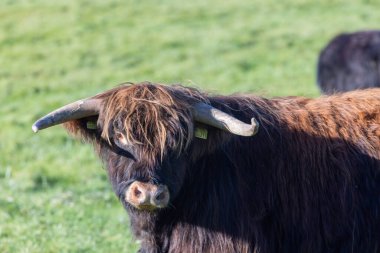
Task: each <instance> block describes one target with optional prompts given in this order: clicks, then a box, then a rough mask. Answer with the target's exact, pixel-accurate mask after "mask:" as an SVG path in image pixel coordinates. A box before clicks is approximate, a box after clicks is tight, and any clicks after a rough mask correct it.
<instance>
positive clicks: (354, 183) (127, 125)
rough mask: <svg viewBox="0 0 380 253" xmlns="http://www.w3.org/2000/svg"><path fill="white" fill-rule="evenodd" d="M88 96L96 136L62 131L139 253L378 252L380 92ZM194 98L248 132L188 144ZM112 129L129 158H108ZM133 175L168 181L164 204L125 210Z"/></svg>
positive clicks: (158, 90) (171, 90)
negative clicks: (255, 125) (102, 174)
mask: <svg viewBox="0 0 380 253" xmlns="http://www.w3.org/2000/svg"><path fill="white" fill-rule="evenodd" d="M134 96H136V97H134ZM98 97H100V98H103V99H104V102H103V108H102V111H101V113H100V116H99V118H98V127H99V129H98V130H97V131H94V130H87V129H86V128H85V125H86V124H85V123H86V121H87V120H90V119H82V120H77V121H72V122H69V123H66V124H65V127H66V128H67V129H68V131H69V132H70V133H72V134H76V135H79V136H80V137H82V138H84V139H87V140H90V141H92V142H93V143H94V145H95V147H96V150H97V151H98V153H99V155H100V156H101V157H102V159H103V160H104V162H105V164H106V166H107V170H108V174H109V177H110V180H111V182H112V184H113V187H114V189H115V192H116V194H117V195H118V196H119V198H120V199H121V201H122V203H123V205H124V206H125V207H126V209H127V211H128V213H129V216H130V220H131V228H132V231H133V233H134V235H135V236H136V238H137V239H139V240H141V252H156V253H159V252H260V253H269V252H372V253H375V252H380V89H372V90H363V91H355V92H349V93H346V94H341V95H340V94H338V95H334V96H329V97H321V98H316V99H307V98H301V97H286V98H273V99H266V98H261V97H256V96H250V95H232V96H214V95H207V94H205V93H202V92H200V91H197V90H194V89H187V88H184V87H181V86H161V85H156V84H150V83H142V84H135V85H130V86H121V87H118V88H116V89H114V90H112V91H109V92H106V93H104V94H101V95H99V96H98ZM199 100H201V101H205V102H207V103H210V104H211V105H212V106H214V107H216V108H218V109H220V110H223V111H225V112H227V113H229V114H230V115H233V116H235V117H236V118H238V119H240V120H242V121H244V122H250V119H251V118H252V117H255V118H256V119H257V120H258V122H259V123H260V129H259V132H258V134H257V135H256V136H253V137H249V138H248V137H239V136H234V135H232V134H229V133H226V132H224V131H221V130H218V129H215V128H213V127H207V128H208V138H207V140H204V139H198V138H195V137H193V134H192V131H193V128H194V125H193V122H192V118H191V112H190V111H189V107H190V106H191V104H192V103H194V102H195V101H199ZM202 127H206V126H202ZM115 131H116V132H117V131H120V132H121V133H122V134H124V135H125V136H126V138H128V141H129V142H131V144H132V145H131V147H132V148H131V150H132V151H136V153H138V155H136V156H137V161H135V162H134V161H132V160H131V159H129V158H126V157H122V156H119V155H117V154H115V153H114V152H113V151H112V150H110V148H109V146H108V144H107V138H113V137H112V136H114V133H115ZM100 136H102V138H103V139H104V141H102V138H101V137H100ZM178 149H180V151H179V150H178ZM132 151H131V152H132ZM169 151H170V152H169ZM172 151H174V153H176V155H171V152H172ZM177 151H178V152H177ZM134 178H139V179H140V180H143V181H144V180H145V181H149V182H156V181H158V183H165V184H166V185H168V187H169V190H170V191H171V199H170V205H169V207H168V208H165V209H162V210H160V211H157V212H148V211H139V210H136V209H134V208H132V207H130V205H128V203H126V202H125V201H123V198H124V193H125V187H126V185H127V182H128V180H130V179H134ZM111 218H112V217H111Z"/></svg>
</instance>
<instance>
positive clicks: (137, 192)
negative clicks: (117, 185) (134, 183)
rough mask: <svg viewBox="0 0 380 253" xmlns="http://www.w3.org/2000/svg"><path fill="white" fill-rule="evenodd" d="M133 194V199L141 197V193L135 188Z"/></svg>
mask: <svg viewBox="0 0 380 253" xmlns="http://www.w3.org/2000/svg"><path fill="white" fill-rule="evenodd" d="M133 193H134V195H135V197H137V198H138V197H140V196H141V191H140V190H139V189H138V188H137V187H136V188H135V190H134V192H133Z"/></svg>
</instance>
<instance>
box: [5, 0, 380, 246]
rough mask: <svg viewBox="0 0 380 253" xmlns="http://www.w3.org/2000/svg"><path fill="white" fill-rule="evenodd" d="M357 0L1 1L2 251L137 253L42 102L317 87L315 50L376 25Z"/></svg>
mask: <svg viewBox="0 0 380 253" xmlns="http://www.w3.org/2000/svg"><path fill="white" fill-rule="evenodd" d="M379 7H380V3H379V2H378V1H369V0H368V1H357V0H341V1H340V0H324V1H306V0H284V1H277V0H267V1H261V0H251V1H248V0H244V1H224V2H223V1H216V0H211V1H204V0H193V1H187V2H184V1H174V0H168V1H153V0H152V1H145V0H144V1H114V0H111V1H101V0H91V1H89V0H81V1H78V0H65V1H49V0H33V1H32V0H30V1H26V0H24V1H22V0H2V1H1V2H0V91H1V92H0V103H1V104H0V125H1V127H0V252H134V251H136V249H137V247H138V245H137V244H135V243H134V240H133V238H132V237H131V235H130V232H129V228H128V227H129V224H128V217H127V215H126V213H125V212H124V210H123V208H122V206H121V205H120V204H119V203H118V201H117V200H116V197H114V195H113V192H112V189H111V187H110V185H109V183H108V181H107V177H106V173H105V171H104V170H103V169H102V165H101V164H100V162H99V161H98V159H97V158H96V157H95V155H94V154H93V152H92V149H91V147H89V146H88V145H83V144H81V143H80V142H78V141H75V140H72V139H71V138H69V137H68V136H67V135H66V133H65V132H64V131H63V129H62V128H61V127H53V128H51V129H49V130H48V131H43V132H41V133H39V134H33V133H32V131H31V125H32V123H33V122H34V121H35V120H36V119H37V118H38V117H40V116H42V115H44V114H45V113H47V112H49V111H50V110H52V109H54V108H56V107H58V106H61V105H63V104H66V103H68V102H71V101H73V100H76V99H79V98H82V97H87V96H91V95H94V94H95V93H98V92H101V91H103V90H105V89H108V88H111V87H113V86H115V85H117V84H119V83H121V82H125V81H144V80H150V81H154V82H162V83H179V82H181V83H183V84H186V85H192V86H196V87H200V88H202V89H205V90H209V91H214V92H219V93H224V94H228V93H232V92H255V93H258V94H262V95H265V96H278V95H305V96H317V95H318V94H319V92H318V89H317V88H316V85H315V63H316V59H317V55H318V52H319V50H320V49H321V48H322V47H323V46H324V45H325V44H326V43H327V41H328V40H329V39H330V38H331V37H332V36H334V35H335V34H337V33H338V32H342V31H354V30H359V29H375V28H379V24H380V15H379V12H378V10H379Z"/></svg>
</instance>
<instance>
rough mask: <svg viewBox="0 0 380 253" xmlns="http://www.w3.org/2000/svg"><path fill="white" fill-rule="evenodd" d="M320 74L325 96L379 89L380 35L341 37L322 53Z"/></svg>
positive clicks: (319, 82)
mask: <svg viewBox="0 0 380 253" xmlns="http://www.w3.org/2000/svg"><path fill="white" fill-rule="evenodd" d="M317 72H318V73H317V83H318V85H319V87H320V89H321V91H322V92H323V93H325V94H332V93H335V92H344V91H350V90H356V89H365V88H371V87H380V31H364V32H356V33H349V34H340V35H338V36H337V37H335V38H334V39H333V40H332V41H331V42H330V43H329V44H328V45H327V46H326V47H325V48H324V49H323V50H322V51H321V53H320V55H319V60H318V69H317Z"/></svg>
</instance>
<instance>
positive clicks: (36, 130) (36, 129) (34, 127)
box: [32, 125, 39, 133]
mask: <svg viewBox="0 0 380 253" xmlns="http://www.w3.org/2000/svg"><path fill="white" fill-rule="evenodd" d="M32 130H33V132H35V133H37V132H38V130H39V129H38V127H37V126H36V125H33V126H32Z"/></svg>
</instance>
